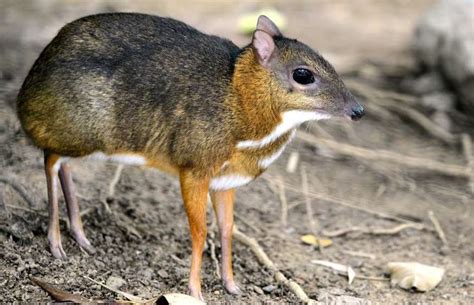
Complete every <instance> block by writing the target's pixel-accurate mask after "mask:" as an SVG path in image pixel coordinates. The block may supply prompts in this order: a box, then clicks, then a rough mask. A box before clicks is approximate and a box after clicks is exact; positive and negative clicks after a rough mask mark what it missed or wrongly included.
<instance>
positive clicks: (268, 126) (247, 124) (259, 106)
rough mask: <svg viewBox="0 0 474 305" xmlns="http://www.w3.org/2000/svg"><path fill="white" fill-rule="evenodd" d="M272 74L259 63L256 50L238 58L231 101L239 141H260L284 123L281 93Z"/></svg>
mask: <svg viewBox="0 0 474 305" xmlns="http://www.w3.org/2000/svg"><path fill="white" fill-rule="evenodd" d="M274 82H275V80H274V79H272V77H271V75H270V73H269V72H268V71H267V70H266V69H265V68H264V67H262V66H261V65H260V64H259V63H258V62H257V60H256V58H255V55H254V51H253V49H251V48H249V49H247V50H245V51H244V52H243V53H242V54H241V55H240V56H239V58H238V59H237V62H236V64H235V70H234V76H233V79H232V84H231V85H232V88H231V96H230V102H231V103H232V104H233V105H232V108H233V110H234V112H235V117H236V118H237V122H236V123H237V124H238V128H237V130H238V131H239V134H237V139H238V140H248V139H259V138H262V137H264V136H266V135H267V134H269V133H270V132H271V131H272V130H273V128H274V127H275V126H276V125H277V124H278V123H279V122H280V121H281V118H280V113H279V109H277V107H276V103H275V101H276V99H277V97H278V93H279V91H280V90H281V89H280V88H279V87H278V86H277V85H276V84H275V83H274Z"/></svg>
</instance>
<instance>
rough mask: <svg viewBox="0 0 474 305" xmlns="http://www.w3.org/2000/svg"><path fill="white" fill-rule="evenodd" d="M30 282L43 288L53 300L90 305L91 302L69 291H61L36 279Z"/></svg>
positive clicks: (31, 278) (33, 278) (32, 278)
mask: <svg viewBox="0 0 474 305" xmlns="http://www.w3.org/2000/svg"><path fill="white" fill-rule="evenodd" d="M30 280H31V281H32V282H33V283H35V284H36V285H38V286H40V287H41V288H43V290H44V291H46V292H47V293H48V294H49V295H50V296H51V297H52V298H53V299H55V300H56V301H60V302H73V303H78V304H89V303H91V301H90V300H89V299H86V298H84V297H83V296H81V295H79V294H75V293H69V292H67V291H64V290H61V289H59V288H56V287H54V286H53V285H51V284H49V283H46V282H44V281H42V280H40V279H38V278H36V277H30Z"/></svg>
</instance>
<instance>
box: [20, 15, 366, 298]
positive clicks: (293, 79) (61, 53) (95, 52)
mask: <svg viewBox="0 0 474 305" xmlns="http://www.w3.org/2000/svg"><path fill="white" fill-rule="evenodd" d="M17 109H18V116H19V119H20V121H21V124H22V126H23V129H24V130H25V132H26V134H27V135H28V136H29V137H30V138H31V139H32V140H33V142H34V144H35V145H36V146H38V147H39V148H41V149H42V150H43V151H44V156H45V171H46V178H47V187H48V202H49V225H48V241H49V247H50V249H51V253H52V254H53V255H54V257H57V258H63V257H65V256H66V254H65V252H64V250H63V248H62V245H61V235H60V231H59V211H58V193H57V189H58V184H59V183H60V184H61V186H62V190H63V193H64V196H65V201H66V205H67V210H68V216H69V219H70V224H71V231H72V235H73V237H74V238H75V240H76V241H77V243H78V244H79V245H80V246H81V247H82V248H84V249H85V250H87V251H89V252H91V253H92V252H94V248H93V247H92V245H91V243H90V242H89V241H88V239H87V238H86V235H85V233H84V230H83V225H82V222H81V218H80V214H79V206H78V202H77V199H76V197H75V195H74V185H73V181H72V176H71V169H70V167H69V166H68V161H69V160H71V159H74V158H95V159H103V160H113V161H118V162H124V163H128V164H138V165H145V166H150V167H153V168H158V169H160V170H163V171H165V172H168V173H171V174H174V175H177V176H178V177H179V180H180V185H181V192H182V198H183V202H184V207H185V210H186V213H187V216H188V220H189V226H190V233H191V237H192V263H191V272H190V278H189V288H190V291H191V294H192V295H193V296H195V297H197V298H199V299H203V297H202V293H201V280H200V269H201V261H202V251H203V247H204V242H205V239H206V203H207V196H208V193H209V194H210V196H211V199H212V203H213V207H214V209H215V212H216V215H217V218H218V224H219V229H220V238H221V244H222V278H223V282H224V285H225V288H226V289H227V291H229V292H230V293H239V292H240V289H239V287H238V286H237V285H236V283H235V281H234V278H233V272H232V227H233V204H234V191H235V189H236V188H238V187H240V186H242V185H245V184H247V183H249V182H250V181H252V180H253V179H255V178H256V177H258V176H259V175H260V174H261V173H262V172H263V171H265V169H266V168H267V167H268V166H269V165H270V164H271V163H272V162H273V161H275V160H276V159H277V158H278V156H279V155H280V154H281V153H282V151H283V149H284V147H285V146H286V145H287V144H288V142H289V141H290V140H291V138H292V136H293V135H294V132H295V128H296V127H298V125H300V124H301V123H303V122H306V121H309V120H320V119H328V118H330V117H347V118H349V119H352V120H357V119H359V118H360V117H362V115H363V108H362V106H361V105H360V104H359V103H357V101H356V100H355V99H354V97H353V96H352V95H351V94H350V93H349V91H348V90H347V89H346V88H345V86H344V84H343V82H342V81H341V79H340V78H339V76H338V75H337V73H336V71H335V70H334V69H333V67H332V66H331V65H330V64H329V63H328V62H327V61H326V60H325V59H324V58H323V57H322V56H321V55H319V54H318V53H317V52H315V51H313V50H312V49H311V48H310V47H308V46H307V45H305V44H303V43H301V42H299V41H297V40H294V39H289V38H286V37H284V36H283V35H282V33H281V32H280V31H279V29H278V28H277V27H276V26H275V24H274V23H273V22H272V21H271V20H270V19H268V18H267V17H265V16H260V18H259V20H258V23H257V27H256V31H255V32H254V34H253V37H252V41H251V42H250V43H249V44H248V45H247V46H245V47H243V48H239V47H237V46H236V45H235V44H233V43H232V42H231V41H229V40H226V39H222V38H219V37H216V36H210V35H206V34H203V33H201V32H199V31H198V30H196V29H194V28H192V27H190V26H188V25H186V24H184V23H182V22H180V21H177V20H174V19H170V18H161V17H157V16H150V15H144V14H133V13H113V14H100V15H94V16H88V17H84V18H81V19H78V20H76V21H73V22H71V23H69V24H67V25H66V26H64V27H63V28H62V29H61V30H60V32H59V33H58V35H57V36H56V37H55V38H54V39H53V40H52V41H51V43H50V44H49V45H48V46H47V47H46V48H45V49H44V50H43V52H42V53H41V55H40V56H39V58H38V59H37V60H36V62H35V64H34V65H33V67H32V69H31V71H30V72H29V74H28V76H27V78H26V80H25V82H24V84H23V86H22V88H21V90H20V92H19V95H18V102H17Z"/></svg>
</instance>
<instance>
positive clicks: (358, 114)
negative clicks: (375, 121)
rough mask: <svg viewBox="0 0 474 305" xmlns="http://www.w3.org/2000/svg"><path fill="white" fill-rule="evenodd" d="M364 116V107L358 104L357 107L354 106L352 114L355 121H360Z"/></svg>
mask: <svg viewBox="0 0 474 305" xmlns="http://www.w3.org/2000/svg"><path fill="white" fill-rule="evenodd" d="M363 116H364V107H362V106H361V105H357V106H355V107H352V114H351V119H352V120H353V121H358V120H360V119H361V118H362V117H363Z"/></svg>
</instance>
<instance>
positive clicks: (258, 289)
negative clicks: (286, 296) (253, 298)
mask: <svg viewBox="0 0 474 305" xmlns="http://www.w3.org/2000/svg"><path fill="white" fill-rule="evenodd" d="M252 288H253V290H254V291H255V292H256V293H257V294H260V295H262V294H264V292H263V290H262V288H260V287H258V286H253V287H252Z"/></svg>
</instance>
